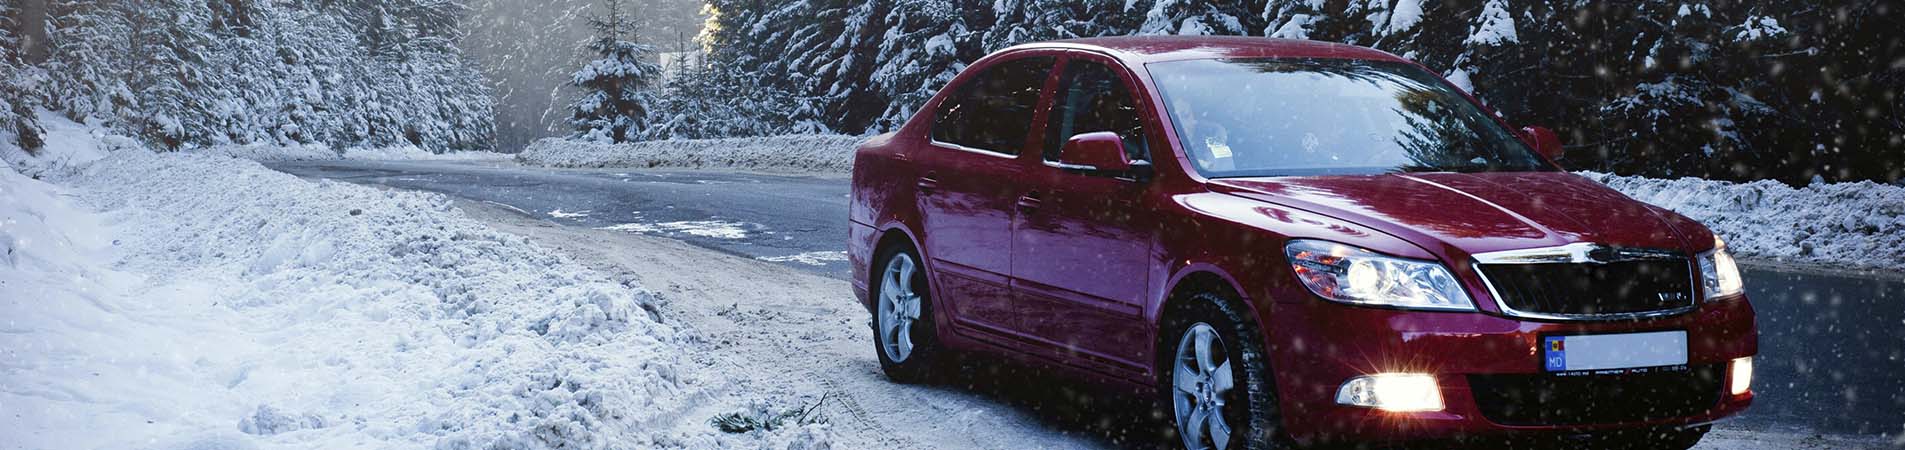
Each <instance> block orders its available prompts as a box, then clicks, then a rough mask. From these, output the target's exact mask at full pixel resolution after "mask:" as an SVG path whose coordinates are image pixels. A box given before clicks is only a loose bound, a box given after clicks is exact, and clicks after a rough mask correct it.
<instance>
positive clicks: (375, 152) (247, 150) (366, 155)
mask: <svg viewBox="0 0 1905 450" xmlns="http://www.w3.org/2000/svg"><path fill="white" fill-rule="evenodd" d="M189 152H190V153H199V154H206V155H217V156H228V157H232V158H241V159H249V160H252V161H259V162H272V161H320V160H334V159H369V160H418V161H426V160H427V161H484V160H499V161H500V160H507V159H510V158H513V157H515V155H510V154H507V153H496V152H451V153H430V152H429V151H428V150H424V149H421V148H417V147H411V146H391V147H354V148H347V149H344V151H342V152H339V151H337V150H333V149H331V148H330V147H327V146H324V145H321V144H305V145H292V146H286V145H276V144H247V145H217V146H212V147H207V148H203V149H195V150H190V151H189Z"/></svg>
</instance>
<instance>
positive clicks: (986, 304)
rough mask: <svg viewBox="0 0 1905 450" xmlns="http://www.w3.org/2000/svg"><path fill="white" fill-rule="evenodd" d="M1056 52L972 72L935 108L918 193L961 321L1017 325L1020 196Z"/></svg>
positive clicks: (1003, 328)
mask: <svg viewBox="0 0 1905 450" xmlns="http://www.w3.org/2000/svg"><path fill="white" fill-rule="evenodd" d="M1056 63H1057V58H1056V57H1054V56H1049V55H1047V56H1025V57H1020V58H1017V59H1010V60H1005V61H1001V62H998V63H993V64H991V65H989V66H987V67H985V68H983V69H981V70H982V71H981V72H979V73H977V74H975V75H974V76H973V77H970V78H968V79H965V80H963V81H962V84H961V85H959V86H955V87H953V88H952V89H954V90H953V91H952V94H951V95H950V96H949V97H948V98H946V99H945V100H944V101H942V102H941V103H940V104H939V105H937V107H936V109H935V111H934V114H935V115H934V118H933V122H932V124H933V125H932V126H933V129H932V132H931V138H930V145H929V148H927V149H925V150H926V151H923V152H919V153H920V155H919V156H918V161H919V163H920V170H919V173H920V175H919V178H918V180H917V188H918V189H917V191H916V198H917V199H918V201H919V209H920V212H921V228H922V229H923V230H924V233H923V234H924V236H922V238H921V241H922V245H923V246H924V247H925V251H926V257H927V258H931V262H932V263H933V266H932V267H933V272H934V276H935V278H934V281H935V282H936V283H937V284H936V286H938V289H936V292H939V293H941V295H944V296H946V298H945V299H946V300H950V301H947V302H941V304H947V305H950V306H951V308H952V314H951V317H952V318H953V320H954V321H955V322H956V323H958V324H960V325H962V326H966V327H972V328H980V329H984V330H986V331H991V332H994V333H1005V332H1009V331H1010V330H1011V329H1012V328H1013V327H1012V322H1013V321H1014V319H1015V318H1016V314H1015V313H1014V311H1013V310H1012V308H1011V290H1010V289H1011V287H1010V278H1009V277H1010V274H1011V263H1012V260H1011V255H1012V253H1011V251H1012V220H1013V215H1014V214H1015V213H1016V210H1015V209H1014V203H1013V202H1014V200H1015V199H1016V198H1017V196H1018V195H1019V191H1020V188H1019V187H1017V185H1015V182H1016V181H1018V180H1021V179H1023V177H1024V175H1025V169H1026V167H1025V166H1026V164H1027V163H1026V162H1024V161H1022V160H1021V159H1020V158H1018V155H1019V154H1021V153H1022V152H1024V151H1025V150H1026V149H1027V148H1029V147H1031V146H1032V145H1031V144H1032V143H1031V139H1030V136H1029V135H1030V127H1031V126H1032V124H1033V122H1034V119H1035V115H1036V114H1035V113H1036V112H1037V111H1038V110H1039V102H1040V101H1041V100H1043V96H1042V94H1043V91H1044V88H1045V85H1046V84H1047V82H1048V79H1049V77H1050V73H1051V71H1052V67H1053V66H1054V65H1055V64H1056Z"/></svg>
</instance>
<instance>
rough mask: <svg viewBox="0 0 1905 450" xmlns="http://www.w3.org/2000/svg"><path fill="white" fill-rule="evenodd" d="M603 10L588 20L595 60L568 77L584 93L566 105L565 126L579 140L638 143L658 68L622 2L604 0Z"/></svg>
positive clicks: (646, 118)
mask: <svg viewBox="0 0 1905 450" xmlns="http://www.w3.org/2000/svg"><path fill="white" fill-rule="evenodd" d="M603 7H604V9H605V10H606V11H605V14H603V15H601V16H597V17H593V18H590V19H589V25H590V26H591V27H592V28H594V29H595V34H596V35H595V40H594V41H591V42H590V43H589V50H591V51H594V52H595V54H596V56H597V58H596V60H594V61H590V62H589V63H588V64H586V65H583V66H582V68H581V69H579V70H576V71H575V74H573V75H571V76H570V78H569V79H570V83H571V84H573V85H574V86H575V87H577V88H580V89H582V94H581V97H580V98H577V99H576V101H575V103H572V104H570V106H569V109H570V111H572V112H573V115H572V116H571V118H570V119H569V123H570V125H572V126H574V127H575V132H576V136H578V137H581V138H583V139H588V140H594V141H607V142H629V141H636V140H640V139H641V138H642V132H643V130H645V129H647V127H648V121H649V117H648V116H649V113H650V112H651V105H652V104H653V103H654V99H653V93H651V92H649V84H650V83H651V82H652V81H653V80H654V79H655V77H656V76H657V75H658V74H659V73H660V72H661V68H660V67H657V66H656V65H655V63H652V62H649V61H648V58H649V55H650V54H651V53H653V49H651V48H650V47H649V46H648V45H646V44H642V43H640V42H637V40H636V39H637V37H636V30H635V29H634V22H633V21H631V20H630V19H629V18H628V17H626V16H624V14H623V11H622V2H621V0H604V1H603Z"/></svg>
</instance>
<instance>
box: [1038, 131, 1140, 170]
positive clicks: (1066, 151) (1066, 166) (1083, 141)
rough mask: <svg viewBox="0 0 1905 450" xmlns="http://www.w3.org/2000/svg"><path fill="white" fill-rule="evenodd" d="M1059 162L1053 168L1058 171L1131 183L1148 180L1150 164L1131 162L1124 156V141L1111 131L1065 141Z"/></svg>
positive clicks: (1083, 135)
mask: <svg viewBox="0 0 1905 450" xmlns="http://www.w3.org/2000/svg"><path fill="white" fill-rule="evenodd" d="M1058 161H1059V162H1058V164H1055V165H1056V166H1057V167H1058V168H1059V169H1063V170H1065V171H1067V172H1072V173H1079V174H1085V175H1091V176H1101V177H1114V178H1128V179H1132V180H1142V179H1146V178H1150V176H1151V163H1149V162H1146V161H1132V160H1131V158H1130V157H1129V156H1127V155H1126V154H1125V151H1124V138H1121V137H1118V133H1113V132H1110V131H1099V132H1094V133H1084V134H1080V135H1077V136H1072V138H1071V139H1066V140H1065V146H1064V147H1061V148H1059V151H1058Z"/></svg>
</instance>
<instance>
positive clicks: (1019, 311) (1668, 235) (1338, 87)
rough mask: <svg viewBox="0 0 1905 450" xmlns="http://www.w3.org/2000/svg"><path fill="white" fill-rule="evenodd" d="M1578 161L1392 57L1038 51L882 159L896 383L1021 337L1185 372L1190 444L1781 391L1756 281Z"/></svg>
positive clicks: (878, 179) (854, 250)
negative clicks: (1769, 379) (1761, 380)
mask: <svg viewBox="0 0 1905 450" xmlns="http://www.w3.org/2000/svg"><path fill="white" fill-rule="evenodd" d="M1560 152H1561V145H1560V142H1559V140H1558V139H1557V138H1556V136H1555V134H1554V133H1552V132H1550V131H1548V130H1546V129H1542V128H1533V127H1531V128H1526V129H1522V130H1514V129H1512V128H1511V127H1509V126H1508V125H1507V124H1505V123H1503V122H1502V121H1501V120H1500V119H1499V118H1498V116H1496V115H1495V114H1494V113H1492V112H1491V111H1490V110H1489V109H1488V108H1486V107H1485V106H1483V105H1482V104H1481V103H1479V102H1477V101H1476V100H1475V99H1474V98H1472V97H1470V96H1469V95H1467V94H1466V93H1464V92H1463V91H1462V90H1460V89H1458V88H1456V87H1454V86H1452V85H1450V84H1449V83H1448V82H1447V81H1446V80H1443V79H1442V78H1441V77H1439V76H1437V75H1436V74H1435V73H1434V72H1432V71H1429V70H1427V69H1424V68H1423V67H1421V66H1420V65H1417V64H1415V63H1413V62H1410V61H1408V60H1406V59H1403V58H1399V57H1396V56H1394V55H1390V54H1388V53H1384V52H1381V51H1376V50H1371V49H1366V48H1360V47H1354V46H1347V45H1339V44H1331V43H1323V42H1313V41H1288V40H1272V39H1255V38H1207V37H1197V38H1192V37H1132V38H1100V39H1084V40H1073V41H1061V42H1049V43H1038V44H1029V45H1022V46H1018V47H1013V48H1010V49H1006V50H1003V51H999V52H997V53H994V54H992V55H990V56H987V57H985V58H984V59H982V60H980V61H978V62H976V63H974V64H973V65H972V66H971V67H969V68H967V69H966V70H965V71H963V72H962V73H960V74H959V76H957V77H956V78H954V79H953V80H952V81H951V82H950V83H949V84H948V87H947V88H945V89H944V90H942V91H940V92H939V94H938V95H937V96H935V97H934V98H933V99H932V100H931V101H929V102H927V103H926V105H925V106H924V108H922V109H921V110H920V111H919V112H918V113H917V114H915V115H914V116H913V117H912V119H911V120H910V121H908V122H907V123H906V124H905V125H904V126H902V127H901V128H900V129H898V130H897V131H895V132H893V133H890V134H886V135H882V136H879V137H876V138H873V139H871V140H870V141H868V142H867V143H866V144H864V145H863V146H862V147H861V148H860V149H859V150H858V153H857V156H856V157H855V166H854V174H853V194H852V196H853V198H852V207H851V213H850V214H851V218H850V219H851V221H852V226H851V229H852V232H851V240H850V241H849V249H850V250H849V252H848V253H849V255H850V258H851V262H852V265H853V270H854V287H855V291H856V294H857V295H858V296H859V298H860V300H861V301H862V302H863V303H864V304H865V305H866V307H867V308H868V310H870V311H871V312H872V313H873V318H874V319H873V321H872V325H873V328H874V336H875V344H876V346H877V352H878V353H879V358H880V362H881V365H882V367H883V368H884V369H885V371H886V373H887V375H888V376H889V377H891V378H892V379H894V380H897V381H901V382H907V381H915V380H920V379H922V378H923V377H926V376H927V375H929V374H930V373H931V372H932V371H934V370H935V369H936V366H935V364H937V363H938V362H940V361H943V360H944V359H945V358H946V357H947V355H948V354H949V353H951V352H991V353H997V354H1002V355H1006V356H1007V357H1009V358H1010V359H1013V360H1017V361H1021V362H1024V363H1028V364H1033V365H1037V366H1042V367H1051V368H1057V369H1059V370H1061V371H1063V372H1065V373H1068V374H1071V375H1076V376H1077V377H1078V378H1080V379H1083V380H1090V381H1095V382H1100V383H1106V384H1109V385H1112V386H1122V387H1126V388H1129V389H1133V390H1138V392H1143V393H1152V392H1155V393H1156V395H1158V398H1159V399H1160V400H1161V401H1162V404H1161V407H1162V408H1164V409H1168V410H1169V411H1168V413H1167V414H1166V416H1167V417H1169V418H1170V419H1172V420H1174V421H1175V422H1174V423H1175V429H1176V430H1177V432H1178V434H1179V435H1180V436H1181V437H1182V439H1183V443H1184V445H1185V447H1187V448H1217V449H1229V448H1273V447H1277V446H1281V445H1284V444H1289V443H1309V442H1317V441H1384V442H1393V441H1411V440H1439V439H1446V438H1477V437H1539V436H1567V437H1570V438H1574V437H1582V436H1588V437H1595V436H1601V437H1609V438H1610V439H1623V440H1624V441H1623V442H1624V443H1635V444H1639V445H1642V446H1645V447H1653V448H1675V449H1680V448H1687V447H1691V446H1692V445H1693V444H1694V443H1695V442H1697V441H1698V440H1699V439H1700V437H1701V436H1702V435H1703V434H1705V432H1706V431H1707V430H1708V428H1709V425H1710V424H1711V423H1713V422H1715V421H1717V420H1720V419H1722V418H1726V417H1728V416H1732V415H1735V414H1738V413H1740V412H1741V411H1742V410H1745V409H1746V407H1747V406H1748V405H1749V404H1750V403H1751V402H1752V399H1753V392H1752V390H1751V389H1749V386H1750V384H1751V377H1752V356H1753V355H1754V354H1755V353H1756V352H1757V346H1758V341H1757V340H1758V331H1757V329H1756V328H1755V324H1754V317H1753V307H1752V305H1751V304H1749V303H1748V302H1747V299H1746V298H1745V296H1744V295H1743V294H1742V288H1741V281H1740V276H1739V271H1738V269H1737V268H1736V267H1735V266H1734V262H1733V260H1732V258H1731V257H1730V256H1728V255H1727V253H1726V250H1725V247H1724V244H1723V243H1722V242H1721V241H1720V239H1719V238H1718V237H1716V236H1715V235H1714V234H1713V233H1712V232H1711V231H1708V230H1707V228H1706V227H1704V226H1702V225H1700V224H1699V223H1696V222H1694V221H1692V220H1689V219H1687V218H1686V217H1682V216H1680V215H1678V214H1675V213H1673V212H1670V211H1667V210H1665V209H1661V208H1657V207H1654V206H1650V205H1647V204H1645V203H1641V202H1639V201H1635V200H1633V199H1630V198H1628V197H1626V196H1623V195H1621V194H1620V193H1618V192H1615V191H1613V190H1611V189H1609V188H1607V187H1605V186H1602V185H1600V184H1598V183H1595V182H1593V181H1591V180H1588V179H1586V178H1582V177H1580V176H1576V175H1573V174H1570V173H1568V172H1565V171H1562V170H1561V168H1560V167H1559V166H1557V165H1556V164H1555V163H1554V162H1553V160H1552V158H1554V157H1557V156H1559V154H1560Z"/></svg>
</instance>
